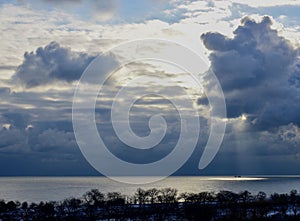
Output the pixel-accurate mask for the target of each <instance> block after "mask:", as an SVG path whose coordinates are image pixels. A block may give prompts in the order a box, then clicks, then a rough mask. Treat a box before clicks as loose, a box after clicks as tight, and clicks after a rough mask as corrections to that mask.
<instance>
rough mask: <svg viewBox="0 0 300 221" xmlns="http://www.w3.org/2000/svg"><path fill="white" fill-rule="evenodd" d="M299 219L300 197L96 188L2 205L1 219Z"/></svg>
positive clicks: (164, 189) (225, 192)
mask: <svg viewBox="0 0 300 221" xmlns="http://www.w3.org/2000/svg"><path fill="white" fill-rule="evenodd" d="M110 219H112V220H187V221H189V220H199V221H202V220H203V221H206V220H207V221H211V220H215V221H218V220H219V221H227V220H230V221H233V220H300V194H299V193H298V192H297V191H296V190H292V191H290V193H288V194H278V193H274V194H271V195H269V196H268V195H267V194H266V193H264V192H258V193H257V194H251V193H250V192H249V191H242V192H239V193H235V192H232V191H226V190H223V191H220V192H217V193H215V192H199V193H189V192H184V193H178V191H177V189H174V188H162V189H156V188H151V189H147V190H145V189H142V188H138V189H137V190H136V192H135V193H134V194H133V195H132V196H126V195H124V194H122V193H120V192H109V193H107V194H104V193H102V192H100V191H99V190H98V189H92V190H90V191H88V192H86V193H84V194H83V196H82V197H80V198H75V197H70V198H67V199H64V200H62V201H50V202H40V203H28V202H22V203H20V202H18V201H8V202H5V201H4V200H0V220H2V221H4V220H10V221H13V220H32V221H35V220H51V221H55V220H57V221H65V220H66V221H68V220H72V221H76V220H110Z"/></svg>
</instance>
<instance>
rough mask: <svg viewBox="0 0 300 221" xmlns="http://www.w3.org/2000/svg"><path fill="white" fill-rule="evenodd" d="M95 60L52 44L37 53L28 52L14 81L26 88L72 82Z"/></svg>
mask: <svg viewBox="0 0 300 221" xmlns="http://www.w3.org/2000/svg"><path fill="white" fill-rule="evenodd" d="M94 58H95V57H94V56H90V55H88V54H86V53H79V52H73V51H71V50H70V49H68V48H64V47H61V46H60V45H59V44H58V43H56V42H51V43H50V44H49V45H47V46H45V47H44V48H43V47H40V48H38V49H37V50H36V52H30V53H28V52H26V53H25V54H24V61H23V63H22V64H21V65H20V66H19V67H18V68H17V71H16V73H15V75H14V76H13V79H14V80H17V81H19V82H20V83H21V84H23V85H25V86H26V87H35V86H39V85H44V84H48V83H51V82H53V81H55V80H62V81H66V82H72V81H74V80H78V79H79V78H80V77H81V75H82V73H83V71H84V70H85V68H86V67H87V66H88V65H89V64H90V62H91V61H92V60H93V59H94Z"/></svg>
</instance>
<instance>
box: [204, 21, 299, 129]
mask: <svg viewBox="0 0 300 221" xmlns="http://www.w3.org/2000/svg"><path fill="white" fill-rule="evenodd" d="M271 25H272V21H271V19H270V18H269V17H263V19H262V20H261V22H256V21H254V20H252V19H250V18H248V17H246V18H244V19H242V24H241V25H240V26H239V27H238V28H237V29H236V30H235V31H234V37H233V38H228V37H226V36H224V35H222V34H220V33H206V34H203V35H202V36H201V39H202V40H203V42H204V45H205V46H206V47H207V48H208V49H209V50H211V51H212V53H211V55H210V59H211V62H212V68H213V70H214V72H215V74H216V76H217V77H218V79H219V81H220V83H221V85H222V88H223V90H224V93H225V97H226V104H227V109H228V117H230V118H233V117H239V116H241V115H242V114H248V115H249V118H248V119H249V120H251V121H252V123H253V124H254V125H256V126H258V127H260V128H262V129H263V128H265V129H266V128H272V127H277V126H280V125H287V124H289V123H295V124H296V125H298V126H299V125H300V117H299V114H298V113H299V111H300V93H299V79H300V78H299V75H300V74H299V73H300V67H299V63H300V61H299V58H298V56H299V49H298V48H295V47H293V46H292V45H291V43H290V42H289V41H288V40H286V39H285V38H283V37H281V36H280V35H279V34H278V31H277V30H275V29H273V28H272V27H271Z"/></svg>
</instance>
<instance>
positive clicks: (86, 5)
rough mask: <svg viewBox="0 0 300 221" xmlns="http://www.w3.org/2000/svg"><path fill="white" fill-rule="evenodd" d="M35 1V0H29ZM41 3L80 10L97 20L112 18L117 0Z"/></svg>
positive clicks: (68, 0) (70, 0)
mask: <svg viewBox="0 0 300 221" xmlns="http://www.w3.org/2000/svg"><path fill="white" fill-rule="evenodd" d="M30 2H31V3H33V4H34V3H36V0H30ZM42 3H44V4H46V5H50V6H54V7H59V8H60V9H64V10H75V11H76V10H81V11H84V12H85V14H86V15H88V16H87V17H89V16H92V17H93V18H94V19H96V20H99V21H107V20H109V19H112V18H113V17H114V15H115V13H116V10H117V8H118V1H117V0H110V1H107V0H84V1H83V0H43V1H42Z"/></svg>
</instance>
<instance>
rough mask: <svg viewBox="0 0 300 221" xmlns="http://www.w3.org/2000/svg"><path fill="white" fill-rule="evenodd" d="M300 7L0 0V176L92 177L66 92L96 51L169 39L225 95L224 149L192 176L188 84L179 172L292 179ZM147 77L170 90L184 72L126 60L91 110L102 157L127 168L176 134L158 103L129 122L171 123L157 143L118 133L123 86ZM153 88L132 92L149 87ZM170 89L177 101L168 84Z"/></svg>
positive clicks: (202, 110) (230, 1)
mask: <svg viewBox="0 0 300 221" xmlns="http://www.w3.org/2000/svg"><path fill="white" fill-rule="evenodd" d="M299 10H300V2H299V1H293V0H286V1H280V0H265V1H258V0H254V1H246V0H224V1H192V0H184V1H183V0H182V1H180V0H171V1H164V0H160V1H159V0H155V1H150V0H141V1H139V0H111V1H105V0H98V1H96V0H86V1H81V0H76V1H75V0H74V1H71V0H61V1H54V0H28V1H23V0H15V1H13V0H11V1H10V0H0V21H1V22H0V29H1V43H0V53H1V56H0V175H2V176H6V175H7V176H10V175H98V174H99V173H98V172H97V171H96V170H95V169H93V167H92V166H90V165H89V163H88V162H87V161H86V159H85V158H84V157H83V155H82V153H81V152H80V149H79V147H78V145H77V143H76V140H75V136H74V132H73V126H72V100H73V94H74V90H75V88H76V85H77V83H78V81H79V79H80V77H81V75H82V73H83V71H84V70H85V69H86V67H87V66H88V65H89V64H90V63H91V62H92V61H93V59H94V58H95V57H96V56H97V55H99V54H100V55H101V54H102V53H103V52H105V51H107V50H108V49H109V48H111V47H114V46H117V45H118V44H120V43H123V42H126V41H130V40H135V39H143V38H160V39H165V40H171V41H175V42H177V43H180V44H182V45H184V46H186V47H188V48H190V49H192V50H193V51H195V52H196V53H199V54H203V56H204V58H203V59H204V60H205V61H206V62H207V64H208V65H209V66H210V67H211V69H212V70H213V71H214V73H215V75H216V77H217V78H218V80H219V82H220V85H221V87H222V89H223V92H224V96H225V101H226V107H227V118H226V119H224V120H226V122H227V128H226V133H225V136H224V140H223V143H222V145H221V148H220V151H219V152H218V154H217V156H216V158H215V159H214V160H213V161H212V163H211V164H210V165H209V166H208V167H207V168H205V169H204V170H198V162H199V159H200V157H201V154H202V152H203V148H204V146H205V144H206V141H207V139H208V128H209V125H210V123H209V117H208V115H209V114H208V112H209V104H208V101H207V99H206V97H205V95H203V94H201V93H195V91H194V86H193V85H192V84H191V85H189V87H188V88H186V91H187V93H192V94H193V99H194V106H195V108H196V109H197V111H198V113H199V116H200V124H201V133H200V139H199V141H198V144H197V147H196V148H195V151H194V153H193V155H192V156H191V158H190V159H189V160H188V161H187V162H186V164H185V165H184V166H183V167H182V168H181V169H179V170H178V171H177V172H176V173H175V175H232V174H252V175H262V174H300V129H299V127H300V59H299V58H300V46H299V43H300V15H299ZM103 61H104V62H103V71H106V70H109V68H110V67H111V66H113V65H114V64H117V63H118V57H117V56H107V55H103ZM101 67H102V66H101ZM175 69H176V68H175ZM144 72H147V73H150V75H151V76H152V77H153V76H159V78H161V79H167V78H172V79H173V80H174V81H175V82H182V81H184V79H185V76H186V73H182V72H180V71H178V70H173V69H172V68H170V67H165V66H164V65H160V64H156V63H155V64H154V63H147V62H135V63H132V64H130V65H129V66H128V67H127V69H126V70H123V71H122V70H121V71H119V72H117V73H115V75H114V76H113V77H112V79H110V80H109V82H107V84H106V86H105V88H106V90H105V93H104V94H103V96H100V97H99V98H98V101H97V107H96V118H97V119H96V121H97V126H98V130H99V132H100V134H101V135H102V136H103V139H104V141H105V143H106V144H107V146H108V147H109V148H110V151H111V152H112V153H114V154H115V155H116V156H117V157H119V158H122V159H124V160H128V161H130V162H135V163H149V162H153V161H156V160H158V159H161V158H162V157H164V156H166V155H168V154H169V153H170V152H171V151H172V148H173V147H174V144H176V141H177V140H178V137H179V134H180V119H179V117H178V112H177V111H176V110H175V109H174V107H173V106H172V105H171V104H170V103H169V102H167V101H164V100H163V99H161V98H158V97H148V98H142V99H140V100H139V101H138V102H137V103H136V104H135V105H134V106H133V107H132V109H131V111H132V113H131V117H130V120H131V121H130V123H131V126H132V130H133V131H134V132H135V133H136V134H137V135H138V136H145V135H147V134H149V132H150V131H149V127H148V121H149V116H150V115H151V114H153V113H157V112H160V113H161V114H162V115H163V116H165V119H166V122H167V125H168V130H167V132H166V135H165V137H164V138H163V140H162V141H161V143H159V144H158V145H157V146H156V147H154V148H151V149H149V150H147V151H138V150H135V149H132V148H129V147H128V146H126V145H125V144H123V143H122V142H121V141H120V140H119V139H118V137H117V135H116V134H115V132H114V129H113V127H112V125H111V122H110V105H111V102H112V100H113V95H115V92H116V90H117V89H118V88H119V87H120V82H121V83H122V82H123V83H124V81H126V80H128V79H129V78H134V77H136V76H139V75H140V74H141V73H144ZM129 73H130V74H129ZM149 82H151V80H149ZM149 82H145V83H144V84H141V85H138V86H139V87H140V88H142V90H147V88H149V87H151V88H152V89H153V90H155V86H153V85H152V83H149ZM86 84H90V86H91V87H93V86H94V85H93V82H86ZM165 87H166V88H167V87H168V85H166V86H165ZM166 88H164V90H167V89H166ZM133 89H134V88H133ZM158 90H161V88H158ZM168 90H171V91H172V90H174V95H176V92H175V91H176V88H174V87H169V88H168ZM132 93H134V91H132Z"/></svg>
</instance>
